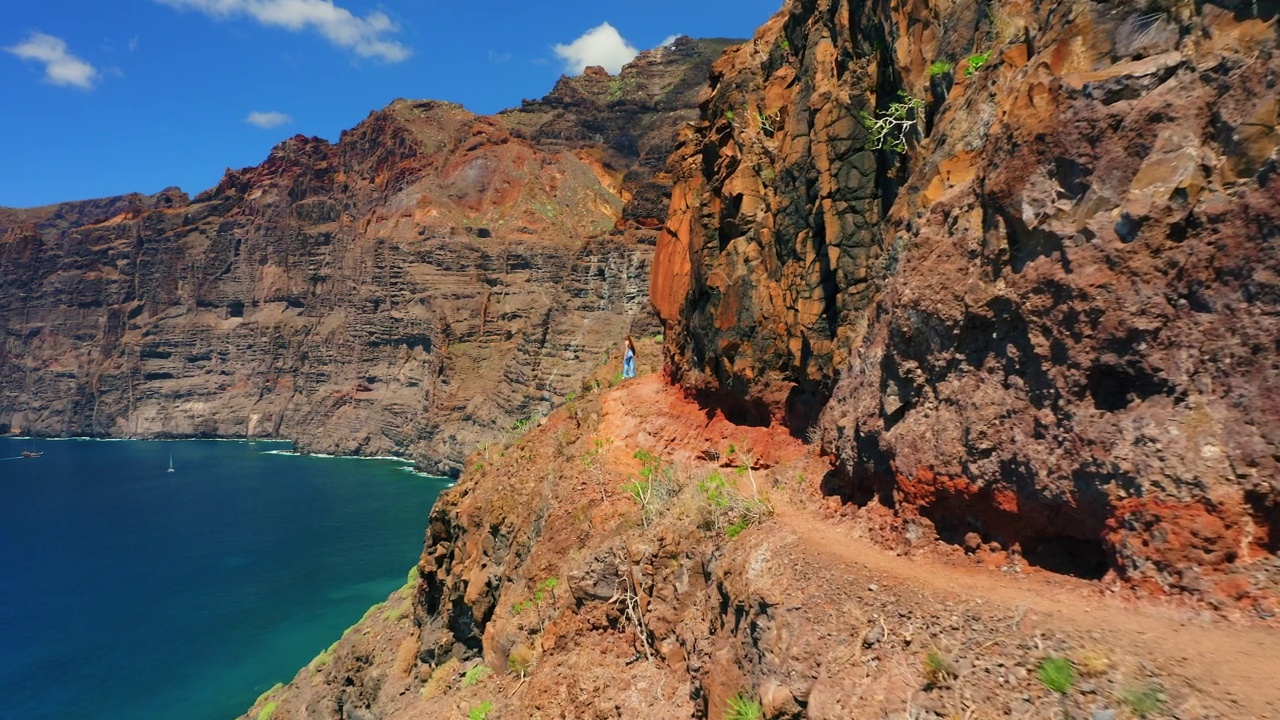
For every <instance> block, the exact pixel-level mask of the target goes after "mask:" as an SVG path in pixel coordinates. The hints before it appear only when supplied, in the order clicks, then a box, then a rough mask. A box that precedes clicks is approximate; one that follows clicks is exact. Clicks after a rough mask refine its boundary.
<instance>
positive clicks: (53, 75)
mask: <svg viewBox="0 0 1280 720" xmlns="http://www.w3.org/2000/svg"><path fill="white" fill-rule="evenodd" d="M5 52H7V53H10V54H12V55H17V56H18V57H20V58H22V59H23V60H35V61H36V62H42V63H44V79H45V80H47V81H49V82H51V83H53V84H54V85H74V86H76V87H78V88H84V89H85V90H88V89H89V88H91V87H93V83H94V81H95V80H97V79H98V75H99V73H98V70H97V68H95V67H94V66H92V65H90V64H89V63H87V62H85V61H84V60H81V59H80V58H78V57H76V56H75V55H72V54H71V53H69V52H67V43H66V42H65V41H64V40H63V39H62V38H59V37H54V36H53V35H46V34H44V33H38V32H33V33H31V36H30V37H28V38H27V39H26V41H24V42H21V43H18V44H17V45H14V46H13V47H7V48H5Z"/></svg>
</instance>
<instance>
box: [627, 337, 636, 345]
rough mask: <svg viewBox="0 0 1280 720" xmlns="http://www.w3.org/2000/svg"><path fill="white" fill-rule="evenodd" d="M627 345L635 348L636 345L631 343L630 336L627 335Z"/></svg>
mask: <svg viewBox="0 0 1280 720" xmlns="http://www.w3.org/2000/svg"><path fill="white" fill-rule="evenodd" d="M627 344H628V345H630V346H631V347H635V346H636V344H635V343H634V342H632V341H631V336H630V335H628V336H627Z"/></svg>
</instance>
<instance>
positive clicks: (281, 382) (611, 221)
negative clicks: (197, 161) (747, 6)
mask: <svg viewBox="0 0 1280 720" xmlns="http://www.w3.org/2000/svg"><path fill="white" fill-rule="evenodd" d="M724 44H725V42H724V41H693V40H689V39H687V38H684V39H681V40H678V41H676V42H675V43H673V44H672V45H670V46H668V47H665V48H660V49H658V50H655V51H651V52H649V53H645V54H643V55H641V56H640V57H639V58H638V59H637V60H636V61H635V62H633V63H632V64H630V65H628V66H627V67H626V68H625V69H624V70H623V71H622V73H621V74H619V75H618V76H616V77H613V76H608V75H607V74H604V73H603V72H602V71H599V70H598V69H595V70H591V71H589V72H588V73H586V74H585V75H584V76H582V77H579V78H563V79H562V80H561V81H560V83H559V84H558V85H557V86H556V88H555V90H554V91H553V92H552V93H551V94H550V95H548V96H547V97H546V98H544V99H543V100H541V101H536V102H526V103H525V104H524V106H522V107H521V108H517V109H514V110H511V111H507V112H505V113H500V114H499V115H497V116H493V117H478V116H476V115H473V114H472V113H470V112H467V111H466V110H464V109H462V108H461V107H459V106H457V105H453V104H450V103H441V102H431V101H427V102H411V101H404V100H398V101H396V102H394V103H392V104H391V105H390V106H388V107H387V108H385V109H383V110H380V111H378V112H375V113H373V114H371V115H370V116H369V117H368V119H366V120H365V121H364V122H362V123H361V124H360V125H358V126H357V127H355V128H353V129H351V130H349V131H346V132H344V133H343V134H342V137H341V138H340V140H339V141H338V142H337V143H329V142H326V141H324V140H320V139H318V138H306V137H301V136H299V137H294V138H291V139H289V140H287V141H285V142H283V143H281V144H280V145H278V146H277V147H276V148H274V149H273V150H272V152H271V154H270V156H269V157H268V158H267V160H266V161H265V162H264V163H263V164H261V165H259V166H257V167H252V168H246V169H244V170H239V171H229V172H228V173H227V174H226V176H225V177H224V178H223V180H222V182H220V183H219V185H218V186H217V187H216V188H213V189H211V190H209V191H207V192H204V193H201V194H200V195H198V196H196V197H195V198H188V197H187V196H186V195H185V194H183V193H182V192H180V191H178V190H176V189H173V190H168V191H165V192H163V193H160V194H158V195H156V196H152V197H144V196H140V195H131V196H125V197H121V198H111V199H106V200H100V201H90V202H78V203H66V204H63V205H58V206H52V207H48V208H38V209H33V210H2V211H0V432H4V431H17V432H24V433H33V434H40V435H87V436H94V437H100V436H112V437H157V436H160V437H163V436H199V437H215V436H216V437H258V436H270V437H287V438H292V439H294V440H296V441H297V443H298V446H299V447H300V448H301V449H303V450H307V451H317V452H335V453H358V454H370V455H381V454H396V455H408V456H411V457H414V458H416V459H418V460H419V461H420V463H421V464H422V465H423V467H425V468H427V469H429V470H433V471H437V472H448V473H456V472H457V470H458V469H459V468H460V463H461V459H462V458H463V457H464V456H465V454H466V453H467V452H469V451H470V450H471V449H472V448H474V447H475V445H476V444H477V443H479V442H484V441H492V440H496V439H499V438H500V436H501V433H502V432H503V431H504V430H506V429H508V428H510V427H512V426H513V425H515V424H516V423H517V422H519V421H520V420H522V419H524V418H528V417H531V416H535V415H539V414H545V413H546V412H547V411H548V409H549V408H550V407H551V406H552V405H553V404H554V403H556V402H559V401H560V400H562V399H563V397H564V396H565V395H566V393H568V392H570V391H572V390H574V389H576V388H577V387H578V386H579V384H580V383H581V378H582V377H583V375H584V373H585V372H587V371H588V370H590V369H591V368H592V367H594V366H595V365H596V364H597V363H598V362H599V361H600V359H601V357H602V356H603V355H604V354H605V353H606V352H607V351H608V350H609V348H610V347H611V346H613V345H614V344H616V343H617V342H619V341H620V339H621V337H622V336H623V335H625V334H627V332H628V331H631V332H633V333H635V334H653V333H655V332H657V331H658V328H657V325H656V323H655V321H654V319H653V316H652V314H651V311H650V310H649V303H648V301H647V298H646V296H645V282H646V279H647V277H648V268H649V260H650V257H651V254H652V245H653V241H654V236H655V234H656V230H655V229H654V228H655V227H656V226H657V225H659V224H660V220H658V219H656V218H655V217H654V215H655V213H657V212H659V209H660V208H663V207H665V204H666V200H667V197H668V195H669V187H670V182H671V181H670V176H669V175H665V174H664V173H663V170H662V162H663V161H664V160H665V157H666V155H667V154H668V153H669V151H670V141H669V140H667V138H670V137H674V132H675V131H674V128H675V127H676V126H677V125H678V124H680V123H682V122H685V121H687V120H689V119H692V118H693V117H695V116H696V111H695V110H694V106H695V103H694V93H695V92H696V89H697V88H698V87H699V86H700V85H701V84H702V82H703V81H704V80H705V78H706V75H707V68H708V66H709V64H710V62H711V60H712V59H713V57H714V55H715V53H718V52H719V50H720V48H722V47H723V46H724Z"/></svg>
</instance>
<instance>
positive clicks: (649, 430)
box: [600, 375, 1280, 718]
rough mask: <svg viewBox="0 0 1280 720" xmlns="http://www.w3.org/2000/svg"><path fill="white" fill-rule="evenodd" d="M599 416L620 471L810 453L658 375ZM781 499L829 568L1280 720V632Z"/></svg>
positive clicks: (779, 519) (789, 527) (614, 398)
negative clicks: (1124, 656) (1130, 596)
mask: <svg viewBox="0 0 1280 720" xmlns="http://www.w3.org/2000/svg"><path fill="white" fill-rule="evenodd" d="M602 408H603V413H602V417H601V424H600V429H601V435H602V436H604V437H608V438H610V440H611V441H612V443H613V447H614V448H615V449H616V457H615V458H614V462H616V463H618V464H623V465H625V464H626V463H629V462H630V461H631V460H630V455H629V453H630V451H633V450H634V449H639V448H643V449H648V450H651V451H654V452H657V453H658V454H660V455H661V456H663V457H667V458H676V459H680V460H683V461H684V462H692V463H697V462H699V459H698V458H699V457H700V453H703V452H704V451H706V450H709V449H720V448H724V447H726V446H727V444H728V443H729V442H735V441H736V442H740V443H742V442H745V443H749V444H750V447H751V450H752V453H753V455H754V456H756V457H763V458H765V459H766V461H767V463H768V464H778V463H781V462H787V461H794V460H797V459H799V458H803V457H804V456H805V455H806V454H807V450H808V449H807V448H806V447H805V446H804V444H803V443H801V442H800V441H799V440H797V439H795V438H793V437H791V436H790V435H789V434H788V433H787V432H785V431H784V430H782V429H780V428H755V427H742V426H735V425H732V424H731V423H728V422H727V421H726V420H725V419H724V418H723V416H721V415H719V414H717V413H709V412H708V411H707V410H706V409H704V408H701V407H699V406H698V405H696V404H695V403H693V402H691V401H689V400H688V399H686V398H684V397H683V396H682V394H681V393H680V392H679V391H678V390H677V389H675V388H672V387H670V386H667V385H666V384H664V383H663V382H662V380H661V378H659V377H658V376H656V375H649V376H643V377H640V378H638V379H636V380H631V381H627V382H626V383H625V384H624V385H622V386H621V387H619V388H617V389H614V390H611V391H609V392H608V393H607V394H606V395H605V397H604V399H603V404H602ZM624 453H625V454H624ZM703 462H704V463H705V461H703ZM784 495H785V494H784ZM774 503H775V507H776V511H777V514H776V517H775V519H774V520H773V522H774V523H777V524H779V525H780V527H779V528H778V531H779V532H787V533H791V534H794V535H795V537H796V538H797V539H798V540H799V542H800V543H801V545H802V546H803V547H804V548H806V550H807V551H808V552H811V553H813V554H814V555H815V556H818V557H821V558H823V560H824V561H826V562H827V564H829V565H831V566H834V567H840V566H844V567H847V568H849V572H850V573H851V574H859V575H866V574H868V573H870V574H874V575H876V576H878V577H879V578H881V579H882V580H880V581H881V582H883V583H885V584H886V585H892V586H894V588H895V589H897V590H898V591H900V592H901V591H910V592H913V593H919V594H923V595H926V596H929V597H933V598H939V599H944V598H959V599H972V598H981V599H982V600H983V602H984V603H986V604H992V605H996V606H1001V607H1004V608H1006V609H1008V610H1010V611H1015V610H1016V609H1018V608H1025V609H1026V611H1027V613H1028V615H1029V616H1030V615H1036V616H1038V618H1037V619H1038V620H1039V621H1040V624H1042V625H1044V626H1046V627H1053V628H1055V629H1061V630H1062V631H1063V632H1064V633H1071V632H1072V631H1074V632H1075V633H1085V634H1100V635H1101V636H1102V637H1103V638H1105V640H1104V642H1105V644H1106V645H1109V646H1111V647H1114V648H1122V649H1124V650H1125V651H1126V652H1128V653H1129V654H1132V655H1136V656H1139V657H1143V658H1146V659H1148V661H1149V662H1150V663H1151V664H1152V665H1154V666H1155V667H1157V668H1158V669H1159V671H1160V673H1161V674H1162V675H1164V676H1166V677H1169V678H1171V679H1173V678H1177V679H1180V680H1181V682H1182V683H1183V684H1185V685H1187V686H1191V687H1196V688H1199V689H1200V690H1201V691H1202V692H1204V693H1205V694H1207V695H1209V696H1212V697H1217V698H1224V699H1230V700H1232V701H1234V703H1235V704H1236V705H1237V706H1238V707H1239V708H1241V710H1243V711H1244V712H1246V713H1249V714H1248V715H1247V716H1246V717H1256V718H1280V630H1277V629H1275V628H1273V627H1268V626H1265V625H1263V624H1261V623H1230V622H1228V621H1225V620H1221V619H1216V618H1211V619H1205V618H1204V617H1203V616H1202V615H1201V614H1199V613H1195V612H1193V611H1190V610H1186V609H1180V608H1171V607H1163V606H1159V605H1158V604H1156V603H1154V602H1150V603H1144V602H1135V601H1132V600H1122V599H1119V598H1116V597H1112V596H1108V595H1104V594H1103V593H1102V592H1101V591H1100V589H1099V587H1098V585H1097V584H1096V583H1091V582H1089V581H1085V580H1079V579H1076V578H1067V577H1062V576H1057V575H1052V574H1049V573H1044V572H1035V573H1030V574H1026V575H1019V576H1012V577H1011V576H1008V575H1005V574H1003V573H999V572H995V571H991V570H986V569H982V568H976V567H963V566H955V565H948V564H945V563H943V562H938V561H934V560H930V559H921V558H908V557H899V556H897V555H895V554H893V553H891V552H889V551H887V550H885V549H883V548H881V547H879V546H877V545H875V544H873V543H871V542H869V541H867V540H862V539H858V538H856V537H853V536H852V534H851V533H850V531H849V528H848V527H847V526H844V525H843V524H842V522H841V521H837V520H831V519H828V518H826V517H824V516H822V515H820V514H819V512H818V511H817V509H816V508H814V507H810V506H805V505H803V504H801V503H800V502H798V501H797V499H795V498H791V499H788V498H786V497H785V496H784V497H776V496H775V498H774Z"/></svg>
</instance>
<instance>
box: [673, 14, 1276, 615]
mask: <svg viewBox="0 0 1280 720" xmlns="http://www.w3.org/2000/svg"><path fill="white" fill-rule="evenodd" d="M1258 13H1261V16H1258ZM1274 13H1275V10H1274V7H1272V6H1269V5H1266V4H1260V5H1257V6H1250V7H1243V6H1241V7H1228V8H1225V9H1224V8H1223V7H1220V6H1215V5H1212V4H1207V3H1206V4H1194V5H1193V4H1190V3H1171V4H1168V3H1167V4H1158V5H1152V6H1144V5H1141V4H1137V3H1133V4H1126V3H1121V4H1114V3H1108V4H1099V3H1089V2H1077V3H1070V4H1067V5H1061V4H1059V5H1054V6H1052V7H1050V6H1048V5H1043V6H1041V5H1030V4H1024V3H1013V4H1007V3H1001V4H1000V5H999V6H998V7H997V6H996V5H989V6H984V5H963V4H945V3H942V4H936V3H931V2H927V1H924V0H922V1H921V2H914V3H907V4H902V5H894V6H892V7H888V6H859V5H857V4H850V3H844V2H837V1H832V2H816V3H815V2H795V3H792V4H790V5H789V6H788V7H787V8H786V9H785V10H784V12H783V13H782V14H781V15H779V16H778V17H777V18H775V19H774V20H773V21H771V22H770V23H769V24H768V25H766V26H765V27H763V28H762V29H761V30H760V31H759V32H758V33H757V35H756V37H755V39H754V40H753V41H752V43H750V44H748V45H745V46H742V47H740V48H738V49H736V50H734V51H731V52H730V53H728V54H727V55H726V56H725V57H724V58H722V59H721V60H720V61H718V62H717V64H716V65H715V66H714V67H713V73H712V79H711V87H710V89H709V90H708V91H707V92H706V93H705V94H704V95H703V98H702V105H701V106H702V108H703V118H702V120H701V121H700V123H699V124H698V125H697V126H696V128H694V129H692V130H690V131H689V132H687V133H686V135H685V137H684V141H683V144H682V146H681V150H680V152H679V154H678V156H677V158H676V159H675V160H673V162H676V163H677V164H678V166H679V177H678V180H677V185H676V189H675V192H674V196H673V200H672V206H671V216H670V218H669V220H668V223H667V225H666V229H665V231H664V233H663V235H662V237H661V238H660V240H659V243H658V247H657V250H656V255H655V266H654V272H653V276H652V280H651V289H652V293H653V299H654V304H655V307H656V308H657V310H658V312H659V314H660V315H661V317H662V319H663V322H664V325H665V327H666V331H667V332H666V337H667V351H668V353H669V361H670V364H669V373H670V374H671V376H672V377H673V378H674V379H676V380H677V381H679V382H681V383H683V384H684V385H685V386H686V387H687V388H689V389H691V390H694V391H697V392H699V393H701V394H702V395H703V397H704V398H707V399H708V401H710V402H714V403H717V404H718V405H719V406H721V407H723V408H725V409H726V411H729V412H731V413H732V412H736V413H737V417H738V418H739V419H740V420H742V421H744V422H754V423H768V422H779V421H781V422H786V423H789V424H790V426H791V427H792V428H793V430H794V431H796V432H798V433H804V432H811V433H812V435H813V437H814V438H815V439H816V438H818V437H819V436H821V437H822V438H824V440H823V446H824V448H825V449H826V451H827V452H830V453H831V454H832V455H833V457H834V458H835V459H836V460H837V461H838V467H839V469H838V472H836V473H834V474H833V475H832V476H831V477H829V478H828V480H827V482H826V487H827V489H828V491H829V492H831V493H833V494H836V495H838V496H839V497H842V498H844V499H846V500H848V501H850V502H858V503H867V502H874V503H876V504H880V505H885V506H888V507H891V508H893V509H894V511H895V512H896V513H897V514H898V515H899V517H900V518H904V519H905V518H912V517H915V516H923V518H925V519H926V520H927V521H929V522H930V524H931V526H932V527H933V528H934V529H935V530H936V531H937V532H938V533H939V534H940V535H941V536H942V537H943V538H944V539H948V540H950V541H953V542H956V543H960V542H962V540H963V538H964V537H965V536H966V535H968V534H971V533H973V534H976V536H977V538H978V540H979V541H981V542H996V543H999V544H1001V545H1002V546H1003V547H1005V548H1007V549H1012V550H1013V551H1015V552H1020V553H1021V554H1022V555H1024V556H1025V557H1026V558H1027V559H1028V560H1030V561H1031V562H1033V563H1038V564H1040V565H1041V566H1043V567H1049V568H1053V569H1056V570H1060V571H1064V572H1068V573H1073V574H1080V575H1084V576H1091V577H1096V576H1098V575H1101V574H1102V573H1104V572H1107V571H1115V572H1118V573H1119V574H1120V575H1122V576H1123V577H1125V578H1127V579H1128V580H1130V581H1131V582H1133V583H1136V584H1139V585H1143V586H1146V587H1149V588H1151V589H1154V590H1158V591H1167V592H1191V593H1196V594H1198V595H1201V596H1202V597H1210V598H1215V599H1222V600H1224V601H1228V602H1235V601H1243V602H1245V603H1246V604H1248V603H1251V602H1253V599H1254V598H1258V597H1263V596H1266V595H1270V594H1274V593H1275V591H1276V589H1277V579H1280V560H1278V559H1277V551H1278V550H1280V547H1278V546H1277V544H1276V541H1275V538H1276V537H1277V535H1278V534H1280V531H1277V529H1276V527H1277V519H1278V517H1280V516H1278V515H1277V507H1280V435H1277V433H1276V430H1275V422H1274V420H1275V418H1277V417H1280V396H1278V395H1277V394H1276V393H1277V391H1276V388H1277V387H1278V386H1280V363H1278V362H1277V357H1280V355H1278V354H1277V349H1278V348H1277V346H1276V344H1275V338H1276V337H1280V319H1278V318H1280V312H1278V310H1280V293H1278V292H1277V284H1276V281H1275V279H1276V278H1275V276H1276V273H1277V271H1278V270H1280V254H1278V253H1280V244H1278V243H1277V236H1276V228H1277V227H1280V201H1278V200H1277V198H1278V197H1280V178H1278V177H1277V162H1278V155H1277V150H1276V148H1277V143H1278V142H1280V135H1278V134H1277V132H1276V117H1277V116H1276V113H1277V104H1276V100H1275V87H1274V86H1275V82H1276V77H1277V74H1278V73H1280V58H1278V57H1277V54H1276V50H1277V31H1276V21H1275V18H1274ZM909 99H915V100H916V101H918V102H919V111H918V116H915V115H908V116H907V117H908V120H911V119H912V118H913V117H915V122H910V123H909V129H908V131H907V135H906V137H905V139H906V148H905V151H904V152H895V151H892V150H889V149H878V150H871V149H868V144H869V133H868V126H867V122H866V121H868V120H874V119H877V118H884V117H886V115H887V114H888V113H889V111H890V110H891V108H892V107H893V105H894V104H895V103H903V102H905V101H907V100H909ZM864 113H865V116H864ZM828 397H829V398H830V402H826V401H827V398H828ZM819 408H821V409H822V410H821V422H820V423H818V424H817V425H816V426H813V425H812V421H813V419H814V418H815V416H816V415H817V411H818V409H819ZM810 428H813V429H812V430H811V429H810Z"/></svg>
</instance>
